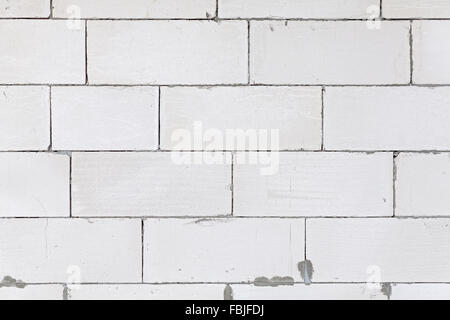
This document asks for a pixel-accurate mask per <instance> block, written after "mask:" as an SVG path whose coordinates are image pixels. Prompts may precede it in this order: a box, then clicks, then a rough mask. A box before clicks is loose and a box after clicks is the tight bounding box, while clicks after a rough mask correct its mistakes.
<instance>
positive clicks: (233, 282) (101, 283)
mask: <svg viewBox="0 0 450 320" xmlns="http://www.w3.org/2000/svg"><path fill="white" fill-rule="evenodd" d="M291 283H293V284H294V285H305V282H302V281H294V282H291ZM382 283H389V284H392V285H399V284H405V285H414V284H429V285H439V284H449V285H450V282H449V281H438V282H429V281H391V282H389V281H386V282H364V281H338V282H331V281H312V282H311V284H310V285H348V284H350V285H366V284H382ZM24 284H25V285H26V286H44V285H61V286H66V285H74V286H76V285H80V286H89V285H104V286H108V285H117V286H119V285H136V286H142V285H155V286H163V285H249V286H254V284H255V283H254V282H253V281H252V282H248V281H243V282H239V281H218V282H82V283H76V284H72V283H66V282H24ZM289 286H291V285H282V284H280V285H278V286H277V287H272V289H276V288H280V287H289ZM308 286H309V285H308ZM75 290H76V289H75Z"/></svg>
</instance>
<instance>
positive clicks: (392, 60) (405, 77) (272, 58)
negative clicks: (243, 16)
mask: <svg viewBox="0 0 450 320" xmlns="http://www.w3.org/2000/svg"><path fill="white" fill-rule="evenodd" d="M370 23H373V22H364V21H345V22H343V21H340V22H339V21H326V22H323V21H286V22H284V21H252V22H251V28H250V55H251V59H250V69H251V72H250V75H251V82H252V83H258V84H330V85H333V84H342V85H345V84H359V85H363V84H406V83H409V80H410V59H409V54H410V53H409V52H410V49H409V23H408V22H406V21H394V22H392V21H384V22H380V28H379V29H373V28H372V27H371V25H370Z"/></svg>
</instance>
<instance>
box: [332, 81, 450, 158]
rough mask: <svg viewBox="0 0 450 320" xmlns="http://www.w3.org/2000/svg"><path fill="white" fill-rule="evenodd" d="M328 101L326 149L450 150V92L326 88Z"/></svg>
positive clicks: (395, 88) (377, 88)
mask: <svg viewBox="0 0 450 320" xmlns="http://www.w3.org/2000/svg"><path fill="white" fill-rule="evenodd" d="M324 100H325V102H324V143H325V149H327V150H367V151H373V150H449V149H450V135H449V132H450V112H449V107H448V106H449V102H450V90H449V88H446V87H445V88H419V87H364V88H360V87H346V88H327V89H326V92H325V97H324Z"/></svg>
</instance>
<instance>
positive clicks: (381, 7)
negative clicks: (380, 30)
mask: <svg viewBox="0 0 450 320" xmlns="http://www.w3.org/2000/svg"><path fill="white" fill-rule="evenodd" d="M380 18H381V19H382V20H384V18H383V0H380Z"/></svg>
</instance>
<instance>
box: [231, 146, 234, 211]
mask: <svg viewBox="0 0 450 320" xmlns="http://www.w3.org/2000/svg"><path fill="white" fill-rule="evenodd" d="M234 159H235V157H234V153H231V216H232V217H233V216H234Z"/></svg>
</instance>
